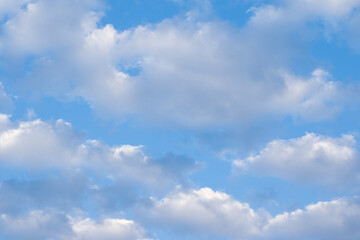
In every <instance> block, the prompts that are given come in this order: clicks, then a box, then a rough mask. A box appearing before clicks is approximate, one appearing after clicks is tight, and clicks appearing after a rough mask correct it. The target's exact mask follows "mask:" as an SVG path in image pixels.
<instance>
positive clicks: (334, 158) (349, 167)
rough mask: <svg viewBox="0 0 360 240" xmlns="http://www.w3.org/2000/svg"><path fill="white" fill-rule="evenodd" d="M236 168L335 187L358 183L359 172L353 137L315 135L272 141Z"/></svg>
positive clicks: (309, 134) (236, 165)
mask: <svg viewBox="0 0 360 240" xmlns="http://www.w3.org/2000/svg"><path fill="white" fill-rule="evenodd" d="M233 165H234V167H235V169H237V170H240V171H242V172H244V173H245V172H251V173H254V174H257V175H262V176H275V177H280V178H283V179H286V180H295V181H299V182H308V183H310V182H311V183H314V182H317V183H324V184H331V185H332V186H334V185H342V184H349V183H351V182H353V181H357V180H359V170H360V168H359V167H360V161H359V156H358V151H357V150H356V148H355V139H354V136H352V135H343V136H342V137H340V138H331V137H327V136H321V135H316V134H314V133H307V134H306V135H305V136H303V137H300V138H294V139H289V140H274V141H271V142H269V143H268V144H266V146H265V147H264V148H263V149H262V150H261V151H260V152H259V153H258V154H256V155H252V156H249V157H247V158H245V159H239V160H235V161H234V162H233Z"/></svg>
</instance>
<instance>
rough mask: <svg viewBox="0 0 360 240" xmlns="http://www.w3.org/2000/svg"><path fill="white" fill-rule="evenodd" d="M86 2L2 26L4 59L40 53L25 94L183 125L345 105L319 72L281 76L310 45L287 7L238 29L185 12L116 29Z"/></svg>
mask: <svg viewBox="0 0 360 240" xmlns="http://www.w3.org/2000/svg"><path fill="white" fill-rule="evenodd" d="M90 3H92V4H94V3H93V2H92V1H85V2H84V3H83V4H75V5H74V3H73V2H70V1H65V2H64V3H61V4H60V3H59V4H54V3H50V2H49V1H46V0H41V1H40V0H39V1H35V2H34V3H31V4H29V5H28V8H27V9H25V10H22V11H20V13H18V14H17V15H15V16H14V17H12V18H10V19H9V20H8V21H7V23H6V24H5V25H4V34H3V36H2V39H1V40H0V41H1V42H2V45H3V48H4V49H6V51H7V52H8V54H10V55H11V54H15V55H16V54H20V55H21V54H25V55H26V54H30V53H31V54H35V56H37V57H36V60H35V62H34V68H33V71H32V73H31V74H29V75H28V76H27V80H26V81H25V82H27V84H28V85H26V86H27V87H28V88H29V89H31V88H33V87H31V86H36V89H34V91H40V92H41V93H42V94H46V95H55V96H61V97H63V96H66V97H73V96H82V97H84V98H85V99H86V100H87V101H89V102H90V103H91V105H92V106H93V107H94V108H95V110H97V111H98V112H101V113H102V114H104V113H106V114H110V115H115V116H119V117H124V116H128V115H136V116H139V117H141V118H143V117H145V118H146V119H147V120H149V119H150V120H153V121H154V122H161V123H163V122H166V123H169V122H170V123H176V124H180V125H185V126H201V127H204V126H212V125H224V124H243V123H250V122H251V121H252V120H254V119H257V118H259V117H264V116H270V117H279V116H280V117H283V116H286V115H292V116H300V117H304V118H306V119H310V117H309V116H311V118H315V119H321V118H328V117H331V116H333V115H334V114H335V113H336V112H337V111H338V110H339V109H341V106H342V104H343V103H342V102H341V101H339V100H335V99H339V98H338V96H339V95H341V94H342V92H341V88H342V86H341V85H339V84H337V83H335V82H332V81H330V80H329V76H328V74H325V71H323V70H316V71H315V72H314V74H313V75H312V76H310V77H309V78H307V77H299V76H296V75H294V74H289V73H287V74H284V69H285V70H286V69H289V68H290V63H291V62H294V61H296V59H298V58H299V56H303V51H302V50H305V48H303V47H302V46H304V44H305V43H306V37H299V38H295V37H293V36H294V34H295V35H296V34H299V32H301V31H299V30H301V29H303V27H304V24H303V22H302V21H300V20H298V19H295V20H292V19H291V18H290V19H288V17H287V16H289V15H291V14H289V13H288V12H287V10H288V9H286V8H280V7H279V8H276V7H273V6H266V7H263V8H258V9H255V10H254V13H255V14H254V16H252V17H251V18H250V20H249V22H248V23H247V24H246V25H245V26H244V27H243V28H240V29H239V28H235V27H232V26H230V25H228V24H227V23H224V22H221V21H208V22H202V21H199V20H197V19H196V18H193V17H191V16H190V17H189V16H187V17H186V16H184V17H174V18H173V19H167V20H164V21H162V22H160V23H157V24H150V25H144V26H138V27H136V28H132V29H128V30H125V31H122V32H119V31H117V30H116V29H114V27H113V26H111V25H106V26H104V27H100V28H98V27H97V26H96V23H97V22H98V20H99V16H100V15H101V14H100V13H99V11H97V12H95V13H94V12H91V11H90V9H91V8H89V7H88V6H89V4H90ZM68 8H71V9H72V10H71V11H67V10H66V9H68ZM65 13H66V14H65ZM64 14H65V15H64ZM44 15H49V16H51V18H49V19H50V20H46V21H45V19H47V18H45V17H44ZM68 15H69V16H68ZM73 15H74V16H73ZM62 19H69V20H66V21H63V20H62ZM289 22H292V23H293V24H294V25H291V24H289ZM294 26H296V30H295V28H294ZM274 28H276V29H277V30H276V31H273V29H274ZM25 39H26V41H25ZM269 46H271V47H269ZM299 46H300V47H299ZM131 71H135V72H138V74H135V75H136V76H133V75H132V74H129V73H128V72H131ZM286 72H288V71H286ZM290 79H292V80H290ZM313 88H316V90H317V91H315V90H313ZM294 96H297V98H295V97H294ZM289 97H290V99H289ZM288 100H290V102H291V103H292V104H293V106H290V104H287V101H288ZM334 102H335V103H336V104H334ZM334 105H335V106H334ZM284 106H285V107H284ZM323 113H326V114H323ZM312 120H313V119H312Z"/></svg>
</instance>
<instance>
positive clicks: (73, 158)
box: [0, 115, 197, 188]
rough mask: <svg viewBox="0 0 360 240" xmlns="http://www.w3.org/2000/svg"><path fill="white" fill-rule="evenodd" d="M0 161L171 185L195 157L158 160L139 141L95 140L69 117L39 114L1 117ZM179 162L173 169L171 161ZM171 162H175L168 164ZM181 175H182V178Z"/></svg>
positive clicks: (9, 163)
mask: <svg viewBox="0 0 360 240" xmlns="http://www.w3.org/2000/svg"><path fill="white" fill-rule="evenodd" d="M0 120H1V121H0V123H1V124H0V127H1V131H0V162H1V163H2V165H3V166H14V167H20V168H25V169H30V170H35V171H41V170H48V169H51V168H54V169H59V170H63V171H66V172H68V171H82V170H84V171H91V172H92V173H93V174H95V176H99V177H108V178H109V177H110V178H113V179H117V180H119V179H122V180H126V181H128V182H129V183H131V182H137V183H143V184H145V185H148V186H153V187H155V188H157V187H159V188H161V187H164V186H167V185H169V184H170V185H172V184H173V183H176V182H177V181H178V180H181V179H182V178H183V177H184V175H186V174H188V173H190V172H192V171H193V170H194V169H195V168H196V166H197V163H195V162H194V161H192V160H191V159H187V158H184V157H182V156H176V155H168V156H165V157H164V159H162V160H161V161H160V160H157V159H152V158H150V157H149V156H147V155H146V154H145V153H144V152H143V150H142V146H131V145H121V146H108V145H106V144H105V143H102V142H100V141H97V140H87V141H84V140H83V139H82V138H81V137H80V136H79V135H78V134H77V133H76V131H74V130H73V129H72V127H71V125H70V123H68V122H65V121H64V120H57V121H56V122H55V123H53V124H51V123H46V122H43V121H41V120H39V119H37V120H33V121H25V122H19V123H18V124H17V123H13V122H11V121H10V120H9V118H8V116H6V115H1V118H0ZM174 164H175V165H177V164H178V165H179V166H182V165H183V167H182V168H181V171H179V168H178V167H177V168H176V169H173V168H174V166H175V165H174ZM172 165H174V166H172ZM183 180H184V179H183Z"/></svg>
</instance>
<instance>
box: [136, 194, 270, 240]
mask: <svg viewBox="0 0 360 240" xmlns="http://www.w3.org/2000/svg"><path fill="white" fill-rule="evenodd" d="M146 214H148V215H146ZM145 216H146V217H145V218H146V221H148V222H149V224H154V225H160V226H165V227H170V228H173V229H175V230H178V231H180V232H183V233H184V234H185V235H187V234H190V235H192V234H194V235H195V236H196V235H199V236H201V235H205V236H218V237H219V236H225V237H230V238H232V239H247V238H248V237H253V236H257V235H259V234H260V233H261V227H262V225H263V224H265V222H266V219H267V217H268V215H267V213H265V212H264V214H259V213H257V212H255V211H254V210H253V209H251V208H250V206H249V205H248V204H246V203H241V202H238V201H236V200H235V199H233V198H232V197H231V196H230V195H228V194H226V193H223V192H215V191H213V190H212V189H210V188H202V189H200V190H187V191H176V192H174V193H171V194H169V195H168V196H167V197H165V198H163V199H161V200H159V201H157V200H153V206H152V208H151V209H150V210H149V212H148V213H146V210H145ZM142 217H144V216H143V215H142Z"/></svg>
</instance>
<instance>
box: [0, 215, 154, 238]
mask: <svg viewBox="0 0 360 240" xmlns="http://www.w3.org/2000/svg"><path fill="white" fill-rule="evenodd" d="M0 229H1V232H0V237H5V238H6V239H9V240H10V239H11V240H12V239H14V240H15V239H24V240H30V239H34V240H35V239H54V240H55V239H56V240H63V239H64V240H65V239H70V240H83V239H89V240H92V239H96V240H98V239H104V240H115V239H129V240H130V239H131V240H150V238H147V237H146V236H147V233H146V231H145V230H144V229H143V228H141V227H140V226H139V225H138V224H136V223H135V222H133V221H129V220H125V219H112V218H106V219H103V220H102V221H99V222H95V221H94V220H92V219H89V218H86V219H81V218H80V217H76V218H74V217H71V216H69V215H67V214H65V213H62V212H57V211H53V210H51V211H50V210H48V211H31V212H29V213H28V214H27V215H25V216H17V217H13V216H9V215H5V214H2V215H1V216H0Z"/></svg>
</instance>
